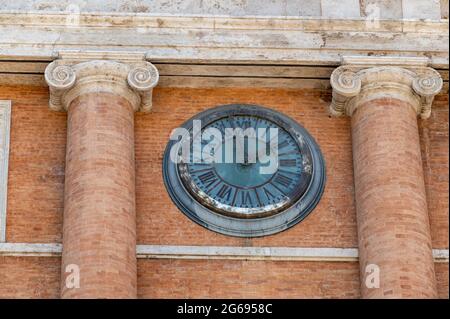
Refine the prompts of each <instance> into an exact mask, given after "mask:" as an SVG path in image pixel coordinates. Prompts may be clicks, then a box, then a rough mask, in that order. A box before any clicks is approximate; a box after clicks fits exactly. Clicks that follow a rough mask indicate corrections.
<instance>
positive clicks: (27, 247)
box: [0, 243, 449, 262]
mask: <svg viewBox="0 0 450 319" xmlns="http://www.w3.org/2000/svg"><path fill="white" fill-rule="evenodd" d="M61 253H62V244H56V243H49V244H38V243H0V256H23V257H26V256H36V257H60V256H61ZM136 255H137V258H139V259H230V260H277V261H329V262H334V261H336V262H338V261H339V262H355V261H358V249H357V248H327V247H314V248H313V247H236V246H175V245H137V246H136ZM433 257H434V261H435V262H448V260H449V250H448V249H433Z"/></svg>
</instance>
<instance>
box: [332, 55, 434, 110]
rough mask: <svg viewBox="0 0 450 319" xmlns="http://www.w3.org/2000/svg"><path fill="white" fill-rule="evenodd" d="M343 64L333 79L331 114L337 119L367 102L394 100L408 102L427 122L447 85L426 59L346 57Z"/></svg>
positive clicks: (333, 74)
mask: <svg viewBox="0 0 450 319" xmlns="http://www.w3.org/2000/svg"><path fill="white" fill-rule="evenodd" d="M342 64H343V65H342V66H340V67H338V68H337V69H336V70H334V71H333V73H332V74H331V79H330V83H331V86H332V88H333V98H332V102H331V105H330V109H329V111H330V113H331V114H332V115H334V116H342V115H348V116H351V115H352V114H353V112H354V111H355V110H356V109H357V108H358V106H359V105H361V104H362V103H364V102H367V101H369V100H372V99H376V98H382V97H390V98H396V99H400V100H403V101H406V102H408V103H409V104H410V105H411V106H412V107H414V109H415V111H416V112H417V114H418V115H420V117H421V118H423V119H426V118H428V117H429V116H430V114H431V104H432V102H433V99H434V96H435V95H436V94H438V93H439V92H440V91H441V89H442V85H443V82H442V78H441V76H440V74H439V73H438V72H437V71H436V70H434V69H432V68H430V67H427V65H428V61H427V60H426V59H422V58H412V59H402V58H398V57H394V58H389V57H344V58H343V59H342Z"/></svg>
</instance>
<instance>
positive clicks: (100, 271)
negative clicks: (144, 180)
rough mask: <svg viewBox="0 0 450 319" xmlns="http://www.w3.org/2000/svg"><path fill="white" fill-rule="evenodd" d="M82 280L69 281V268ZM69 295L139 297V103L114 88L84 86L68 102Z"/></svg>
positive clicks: (65, 229)
mask: <svg viewBox="0 0 450 319" xmlns="http://www.w3.org/2000/svg"><path fill="white" fill-rule="evenodd" d="M72 264H73V265H76V266H78V267H79V270H80V287H79V288H71V289H68V288H67V287H66V284H65V283H66V280H65V278H66V276H67V275H68V274H67V273H66V267H67V266H68V265H72ZM62 273H63V278H62V283H61V284H62V291H61V296H62V297H63V298H135V297H136V218H135V168H134V110H133V107H132V105H131V104H130V103H129V101H127V100H126V99H124V98H122V97H120V96H118V95H114V94H112V93H103V92H102V93H85V94H81V95H80V96H78V97H77V98H76V99H74V100H73V101H72V102H71V103H70V105H69V107H68V132H67V150H66V175H65V193H64V226H63V256H62Z"/></svg>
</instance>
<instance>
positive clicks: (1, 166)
mask: <svg viewBox="0 0 450 319" xmlns="http://www.w3.org/2000/svg"><path fill="white" fill-rule="evenodd" d="M10 123H11V101H0V242H5V241H6V198H7V186H8V159H9V130H10Z"/></svg>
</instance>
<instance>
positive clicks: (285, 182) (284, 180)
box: [274, 174, 292, 188]
mask: <svg viewBox="0 0 450 319" xmlns="http://www.w3.org/2000/svg"><path fill="white" fill-rule="evenodd" d="M274 182H275V183H277V184H279V185H281V186H284V187H286V188H287V187H289V185H290V184H291V183H292V178H290V177H287V176H285V175H282V174H278V175H277V176H276V177H275V179H274Z"/></svg>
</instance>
